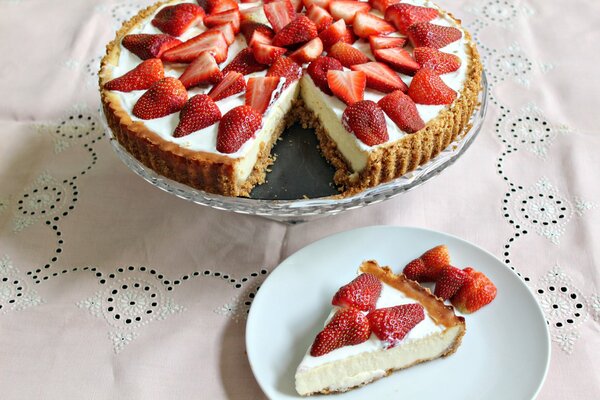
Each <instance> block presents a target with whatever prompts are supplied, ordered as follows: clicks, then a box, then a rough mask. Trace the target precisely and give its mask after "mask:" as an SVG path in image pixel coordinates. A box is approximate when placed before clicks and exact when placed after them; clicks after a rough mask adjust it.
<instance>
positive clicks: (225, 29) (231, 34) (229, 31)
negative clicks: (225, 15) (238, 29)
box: [210, 22, 235, 46]
mask: <svg viewBox="0 0 600 400" xmlns="http://www.w3.org/2000/svg"><path fill="white" fill-rule="evenodd" d="M210 30H211V31H218V32H221V33H222V34H223V37H224V38H225V42H226V43H227V45H228V46H231V43H233V42H234V41H235V29H234V28H233V24H232V23H231V22H228V23H226V24H223V25H217V26H215V27H214V28H210Z"/></svg>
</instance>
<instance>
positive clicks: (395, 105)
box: [377, 90, 425, 280]
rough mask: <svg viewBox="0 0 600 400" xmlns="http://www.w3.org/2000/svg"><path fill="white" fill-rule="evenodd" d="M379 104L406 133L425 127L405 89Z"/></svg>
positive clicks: (380, 101)
mask: <svg viewBox="0 0 600 400" xmlns="http://www.w3.org/2000/svg"><path fill="white" fill-rule="evenodd" d="M377 104H379V107H381V109H382V110H383V111H384V112H385V113H386V114H387V116H388V117H390V119H391V120H392V121H394V123H395V124H396V125H397V126H398V128H400V129H401V130H403V131H404V132H406V133H414V132H417V131H420V130H421V129H423V128H424V127H425V122H423V119H421V116H420V115H419V112H418V111H417V106H416V105H415V102H414V101H413V100H412V99H411V98H410V97H408V96H407V95H406V94H404V93H403V91H400V90H396V91H395V92H392V93H390V94H388V95H387V96H385V97H383V98H382V99H380V100H379V102H378V103H377ZM411 279H412V278H411ZM415 280H419V279H415Z"/></svg>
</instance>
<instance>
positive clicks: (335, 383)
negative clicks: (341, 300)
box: [296, 261, 466, 396]
mask: <svg viewBox="0 0 600 400" xmlns="http://www.w3.org/2000/svg"><path fill="white" fill-rule="evenodd" d="M359 273H366V274H371V275H373V276H375V277H376V278H377V279H379V280H380V281H381V283H382V286H383V287H382V290H381V295H380V296H379V299H378V300H377V304H376V311H371V313H374V312H381V311H378V310H383V309H385V308H388V307H394V306H402V305H408V304H417V305H420V306H422V308H423V311H424V319H423V320H421V321H420V322H418V323H417V324H416V325H414V327H411V329H410V330H409V331H408V333H407V334H406V335H405V336H403V337H402V338H401V339H400V340H393V341H392V342H390V341H389V340H380V339H379V338H378V337H377V336H376V335H375V334H374V333H373V334H371V335H370V337H369V338H368V339H367V340H366V341H364V342H362V343H359V344H357V345H348V346H343V347H340V348H338V349H335V350H332V351H330V352H328V353H326V354H324V355H321V356H317V357H313V356H311V354H310V348H309V350H308V351H307V353H306V355H305V356H304V358H303V360H302V362H301V363H300V365H299V366H298V370H297V371H296V390H297V392H298V393H299V394H300V395H303V396H306V395H310V394H315V393H323V394H328V393H335V392H345V391H348V390H350V389H353V388H355V387H358V386H361V385H364V384H367V383H370V382H372V381H374V380H377V379H379V378H383V377H384V376H387V375H389V374H390V373H392V372H393V371H397V370H400V369H404V368H408V367H411V366H413V365H416V364H419V363H422V362H426V361H430V360H434V359H437V358H441V357H446V356H448V355H450V354H452V353H454V352H455V351H456V350H457V349H458V347H459V346H460V343H461V340H462V337H463V336H464V334H465V331H466V326H465V320H464V318H462V317H459V316H456V315H455V313H454V308H452V307H450V306H446V305H445V304H444V303H443V302H442V301H441V300H439V299H438V298H436V297H435V296H434V295H432V294H431V292H430V291H429V289H425V288H424V287H422V286H421V285H419V284H418V283H417V282H415V281H411V280H409V279H407V278H406V277H405V276H404V275H402V274H400V275H394V274H393V273H392V271H391V270H390V269H389V268H388V267H380V266H379V265H378V264H377V262H375V261H365V262H364V263H363V264H362V265H361V266H360V268H359ZM415 307H417V308H419V309H420V307H418V306H415ZM339 309H340V308H338V307H334V309H333V310H332V312H331V314H330V315H329V317H328V318H327V321H325V324H324V325H327V324H328V322H329V321H330V320H331V319H332V318H333V316H334V315H335V313H336V312H337V311H338V310H339ZM367 315H369V314H367ZM371 320H372V321H373V318H371ZM376 331H377V330H376Z"/></svg>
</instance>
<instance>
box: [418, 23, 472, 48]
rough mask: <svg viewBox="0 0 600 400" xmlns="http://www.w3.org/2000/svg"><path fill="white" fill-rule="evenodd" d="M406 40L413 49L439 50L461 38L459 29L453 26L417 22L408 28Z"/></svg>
mask: <svg viewBox="0 0 600 400" xmlns="http://www.w3.org/2000/svg"><path fill="white" fill-rule="evenodd" d="M407 34H408V38H409V39H410V41H411V42H412V44H413V46H414V47H433V48H436V49H441V48H442V47H446V46H448V45H449V44H450V43H452V42H456V41H457V40H458V39H460V38H461V37H462V32H461V31H460V29H457V28H454V27H453V26H441V25H434V24H430V23H429V22H419V23H416V24H413V25H411V26H409V27H408V31H407Z"/></svg>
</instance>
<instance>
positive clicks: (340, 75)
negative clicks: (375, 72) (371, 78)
mask: <svg viewBox="0 0 600 400" xmlns="http://www.w3.org/2000/svg"><path fill="white" fill-rule="evenodd" d="M366 83H367V76H366V75H365V73H364V72H362V71H333V70H329V71H327V84H328V85H329V89H331V91H332V92H333V94H334V95H335V97H337V98H338V99H340V100H342V101H343V102H344V103H346V104H348V105H350V104H352V103H356V102H357V101H361V100H362V99H363V95H364V93H365V86H366Z"/></svg>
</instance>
